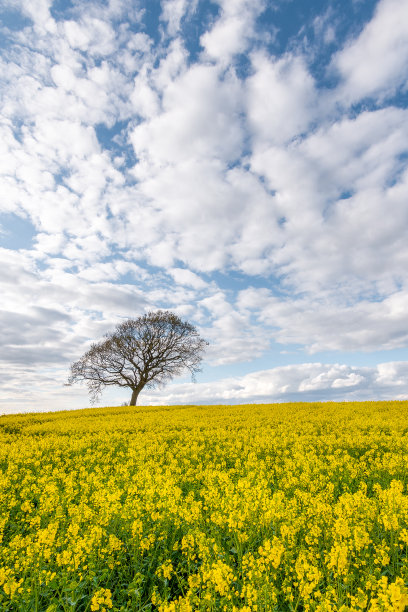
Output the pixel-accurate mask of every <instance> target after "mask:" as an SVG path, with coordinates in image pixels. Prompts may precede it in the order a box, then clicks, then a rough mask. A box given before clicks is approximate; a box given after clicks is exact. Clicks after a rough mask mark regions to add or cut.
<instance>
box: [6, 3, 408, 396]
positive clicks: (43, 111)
mask: <svg viewBox="0 0 408 612" xmlns="http://www.w3.org/2000/svg"><path fill="white" fill-rule="evenodd" d="M9 4H10V3H9ZM218 5H219V9H220V10H219V14H218V15H217V17H215V18H214V20H213V22H212V23H211V25H210V26H209V27H208V30H207V32H206V33H204V34H203V33H202V32H201V38H200V41H201V44H202V46H203V51H202V53H201V54H200V55H199V56H198V57H196V56H194V57H193V56H192V55H190V54H189V51H191V48H190V49H189V48H188V45H189V38H188V37H187V38H186V39H185V40H183V39H182V35H181V32H182V31H184V27H182V26H183V24H184V23H186V25H187V20H188V19H189V18H190V17H192V11H194V10H195V8H196V7H197V4H196V2H192V3H187V2H185V1H184V0H167V1H163V2H162V4H161V7H162V15H161V25H160V26H159V28H158V31H157V32H156V33H155V34H156V35H157V37H156V39H155V38H154V33H153V32H148V33H146V32H144V31H143V25H142V22H141V19H142V15H141V13H140V12H139V8H138V9H137V10H136V9H133V8H132V7H130V6H129V3H128V2H126V1H122V0H110V2H109V3H105V4H104V6H103V7H102V6H100V3H97V2H92V1H91V2H88V3H85V4H84V3H82V4H78V3H77V4H76V5H75V6H73V7H72V8H71V9H70V11H69V19H67V20H64V18H63V16H62V14H63V12H62V11H60V10H59V11H56V14H58V18H57V17H55V19H54V18H53V17H52V16H51V13H52V14H54V11H53V10H52V7H51V3H50V2H45V1H40V0H37V1H36V2H34V3H31V4H30V3H28V4H27V3H22V2H20V1H19V2H15V3H14V6H15V7H20V8H21V10H22V11H24V12H25V14H26V15H28V16H30V19H33V20H34V21H35V23H33V24H29V25H26V27H25V28H24V29H23V30H21V31H20V32H16V33H14V34H13V40H11V39H10V50H6V49H4V56H5V60H4V61H2V64H1V66H0V73H1V96H2V121H1V123H0V193H1V194H2V197H1V199H0V211H1V212H14V213H16V214H20V215H21V216H23V217H24V218H26V219H29V220H30V221H31V222H32V223H33V225H34V226H35V229H36V231H37V235H36V236H35V239H34V246H33V247H32V249H31V250H27V251H21V252H19V253H18V254H16V253H13V252H11V251H2V252H1V254H0V255H1V259H2V261H3V262H4V264H3V266H2V272H1V277H2V289H3V288H4V290H3V292H2V299H3V301H2V308H3V310H4V313H3V321H4V322H5V323H6V325H5V326H4V327H3V328H2V329H3V330H6V329H8V328H7V323H9V324H10V326H9V327H10V329H12V328H13V329H16V330H17V331H16V338H17V337H18V338H20V340H21V343H20V344H18V343H17V344H16V345H15V346H14V345H13V343H12V342H9V338H8V339H7V342H8V345H7V346H8V347H9V353H8V354H9V355H10V356H11V358H12V359H13V360H14V361H15V363H16V366H15V367H16V368H17V366H18V367H20V365H21V363H23V362H25V365H27V367H28V366H29V364H30V363H32V362H33V360H34V359H35V360H37V361H38V363H41V364H45V363H46V364H49V365H50V366H51V363H52V360H53V359H55V362H58V363H60V364H62V362H60V361H59V358H58V354H61V347H62V348H63V350H64V354H65V355H71V354H74V353H75V354H78V353H80V351H81V350H82V348H83V347H84V346H85V345H86V342H87V341H89V340H90V339H91V338H94V337H95V336H98V335H99V334H100V333H104V332H105V331H107V330H108V329H109V328H110V326H112V325H113V324H115V323H116V322H117V320H118V319H120V318H121V317H125V316H130V315H137V314H140V313H142V312H144V311H145V310H146V309H148V308H156V307H165V308H172V309H174V310H176V311H177V312H179V313H181V314H182V315H183V316H187V317H188V318H191V319H192V320H193V321H196V322H197V323H198V324H199V325H200V326H201V327H200V329H201V330H202V331H203V335H204V337H207V338H208V339H209V340H210V341H211V346H210V347H209V351H208V360H209V361H211V363H212V364H220V365H225V364H232V363H237V362H243V361H245V360H247V361H248V362H250V361H251V360H253V359H255V358H261V357H262V355H264V354H265V353H266V352H267V351H268V350H271V346H272V345H271V342H272V341H277V342H279V343H281V344H282V349H283V348H285V345H290V344H296V345H298V346H299V345H300V346H302V347H304V350H305V351H309V352H311V353H313V352H319V351H322V350H333V351H335V350H342V351H351V350H359V351H370V350H379V349H384V350H389V349H395V348H403V347H406V346H407V344H408V336H407V331H406V329H405V324H406V321H405V318H404V313H405V312H406V308H407V283H406V269H407V265H408V248H407V245H406V238H405V232H404V229H405V228H406V227H407V223H408V217H407V207H406V202H407V197H408V172H407V167H406V152H407V147H406V143H407V142H408V129H407V127H406V126H407V125H408V122H407V110H406V109H405V108H397V107H396V105H386V102H385V100H386V99H387V96H389V95H392V93H393V92H395V91H396V90H398V88H403V87H404V86H405V80H406V76H407V75H406V61H405V60H406V59H407V53H408V51H407V45H406V42H405V39H406V36H405V37H404V33H405V32H406V21H407V20H406V19H404V16H405V12H406V9H405V6H404V3H396V2H395V1H394V0H383V1H382V2H379V3H378V8H377V11H376V13H375V15H374V18H373V19H372V21H371V22H370V23H369V24H367V26H366V27H365V28H364V30H363V31H362V33H361V34H360V36H359V37H357V38H356V39H355V40H353V41H351V42H350V43H349V44H348V45H347V46H346V48H344V49H339V50H338V53H337V55H336V56H335V58H334V60H333V63H332V66H331V68H332V69H333V68H335V69H337V70H338V73H339V74H340V83H339V84H338V85H336V86H333V87H332V88H331V89H329V90H326V89H324V87H322V85H321V82H319V76H318V74H317V72H318V71H315V73H314V74H315V76H314V77H313V76H312V74H311V68H310V65H311V60H312V59H315V58H314V57H313V58H312V57H311V55H310V51H309V50H308V49H307V48H306V47H305V48H304V50H303V51H302V52H301V51H299V49H300V46H299V45H298V47H297V48H298V51H297V52H296V53H294V52H293V48H294V45H293V46H290V45H289V46H288V47H287V48H286V50H285V52H283V53H281V54H278V53H277V51H276V50H277V48H278V47H277V46H276V47H271V46H268V45H267V44H266V43H265V39H264V38H263V37H262V36H260V35H259V32H258V31H257V28H258V27H260V26H261V23H260V22H261V20H259V19H258V18H259V17H260V16H261V15H262V12H263V10H264V8H265V7H266V6H267V4H266V3H264V2H261V1H255V2H253V1H249V0H219V2H218ZM138 6H139V5H138ZM201 8H202V7H200V9H201ZM269 8H270V7H269ZM333 10H334V9H333ZM67 15H68V13H66V14H65V16H67ZM330 19H331V18H330V15H329V13H327V14H326V15H325V17H324V19H323V20H322V21H320V22H319V21H316V20H315V22H314V26H315V28H316V29H318V28H320V34H321V36H323V37H324V36H326V38H327V41H326V42H330V41H331V42H332V43H333V35H332V34H330V31H331V30H330V23H331V22H330ZM184 20H186V21H185V22H184ZM194 28H195V26H194ZM194 28H193V29H194ZM391 28H392V32H391ZM193 29H192V30H191V31H189V34H188V36H193V34H194V33H193ZM270 29H271V30H273V29H274V25H273V23H271V24H270ZM194 32H195V30H194ZM324 32H326V33H327V34H326V35H324ZM149 34H151V36H150V35H149ZM196 35H197V37H199V36H200V34H196ZM172 37H173V38H172ZM158 38H160V42H154V40H156V41H157V40H158ZM375 41H377V42H375ZM268 42H269V43H271V44H272V42H273V41H272V40H271V39H269V41H268ZM271 48H273V49H275V51H276V55H272V53H271ZM239 53H246V54H247V60H248V61H249V62H250V63H251V68H252V73H251V75H250V76H249V77H248V78H245V77H243V76H242V74H241V73H240V70H238V68H239V67H240V66H239V58H237V54H239ZM377 68H378V70H377ZM366 96H374V98H375V102H376V104H377V105H382V106H383V108H378V109H377V110H375V111H372V110H368V109H359V108H356V109H354V110H353V113H351V112H350V113H349V112H348V111H347V110H344V109H345V107H346V105H345V103H353V102H356V101H359V100H361V99H363V98H364V97H366ZM400 106H401V105H400ZM101 134H102V135H101ZM130 160H132V161H130ZM151 266H153V267H151ZM214 272H215V273H218V274H214V277H213V279H211V274H212V273H214ZM204 275H205V277H204ZM203 278H205V279H206V280H205V281H204V280H203ZM207 280H208V282H207ZM252 285H254V286H255V287H256V286H259V287H260V288H250V287H252ZM268 288H269V289H268ZM27 295H28V296H29V297H30V300H29V301H30V306H29V305H28V300H27ZM36 309H37V310H36ZM38 309H43V310H38ZM45 311H46V312H47V313H49V315H50V321H51V322H50V326H49V328H48V327H47V326H46V325H45V323H44V320H45V319H44V317H43V315H42V314H41V313H44V312H45ZM10 313H11V314H10ZM55 313H59V314H61V316H62V319H58V317H57V315H56V314H55ZM12 315H15V317H14V318H13V316H12ZM53 317H54V318H53ZM64 317H65V318H64ZM0 325H1V317H0ZM20 327H21V328H24V330H26V332H27V335H26V340H25V344H24V342H23V339H22V337H21V336H20V335H19V334H18V333H17V332H19V329H20ZM42 329H44V339H46V340H44V345H41V346H40V343H39V342H38V340H39V335H38V334H40V332H41V330H42ZM61 367H62V365H61ZM64 367H65V366H64ZM319 368H320V369H319ZM330 368H331V369H330ZM330 368H329V366H327V367H326V366H321V367H320V366H319V367H317V366H316V364H312V367H311V369H310V371H309V370H307V369H306V365H305V366H304V368H303V369H302V371H301V372H300V370H299V372H298V371H297V370H296V371H295V370H293V371H292V370H287V371H286V370H284V371H278V372H275V371H273V372H272V373H268V374H267V375H265V376H263V375H260V374H259V376H255V375H254V376H253V377H252V378H249V379H248V380H247V379H245V381H244V383H245V384H244V387H242V386H240V385H241V382H242V381H241V382H239V383H238V382H236V381H235V382H234V383H231V385H232V386H233V389H232V391H234V393H238V395H237V396H234V395H230V396H228V393H232V391H231V390H230V391H225V389H224V386H223V385H224V383H222V384H220V387H219V391H217V389H218V387H217V388H215V387H213V386H212V387H211V389H210V388H208V389H210V390H208V389H207V387H194V389H195V391H194V393H196V392H197V393H198V391H197V390H199V389H202V390H203V393H204V396H203V398H204V397H207V396H208V397H210V395H208V394H211V393H213V392H215V391H216V392H217V393H218V392H219V393H224V392H225V393H227V396H228V397H237V398H238V399H239V397H240V394H243V395H242V397H245V398H249V397H250V391H249V390H250V389H252V390H253V393H254V397H258V395H257V394H258V391H257V384H259V385H260V388H261V389H263V390H264V391H265V392H266V391H267V394H268V393H271V394H272V395H273V394H275V395H276V393H278V394H279V393H286V392H287V393H289V392H293V393H301V391H299V388H300V386H301V385H303V387H302V389H303V390H304V392H305V393H312V392H316V393H317V392H319V393H320V392H322V393H324V392H325V391H327V389H330V392H328V393H334V392H336V393H340V392H343V390H344V389H348V390H349V391H350V392H353V390H354V389H362V388H363V387H364V385H365V384H366V385H368V386H367V393H368V389H369V388H370V389H374V390H375V389H379V388H380V387H378V385H380V383H381V380H383V381H386V382H387V381H388V382H387V385H388V384H389V385H390V388H391V386H392V385H394V386H395V388H397V387H398V388H399V387H401V388H402V387H403V385H401V384H400V382H399V381H401V380H402V375H401V371H402V370H400V369H399V368H400V366H398V367H397V366H395V367H394V366H392V367H391V366H386V367H384V368H383V369H381V368H379V370H378V372H377V373H376V374H375V376H377V378H378V380H377V378H375V377H374V378H372V379H370V380H371V381H373V380H374V381H377V382H375V384H374V382H371V383H370V384H371V387H369V382H367V381H368V378H367V376H368V374H367V373H365V371H364V372H363V371H362V370H356V369H348V368H349V366H342V365H338V366H330ZM342 368H343V369H342ZM344 368H345V369H344ZM387 368H388V370H387ZM401 368H403V366H401ZM15 372H16V374H15V375H16V376H18V371H17V369H16V370H15ZM296 372H297V374H296V376H295V373H296ZM13 375H14V374H13ZM32 376H33V377H34V376H35V374H34V371H33V372H32ZM268 376H269V379H268V380H269V382H267V377H268ZM370 376H371V374H370ZM373 376H374V374H373ZM361 377H363V380H362V379H361ZM281 378H282V380H283V382H282V383H281V382H280V381H281ZM40 379H41V381H42V382H41V383H40V382H39V385H40V387H41V388H42V389H45V388H47V389H49V388H50V387H49V386H47V385H48V382H44V381H45V379H43V378H41V376H40V375H39V378H38V380H39V381H40ZM278 379H279V380H278ZM47 380H48V379H47ZM234 380H235V379H234ZM270 381H272V382H270ZM285 381H286V382H285ZM293 381H295V382H293ZM17 384H18V383H17V382H13V383H12V385H15V386H14V387H13V389H14V391H13V393H16V391H15V390H16V389H17V386H16V385H17ZM43 384H44V386H41V385H43ZM228 384H229V383H228ZM381 384H383V383H381ZM234 385H235V386H234ZM376 385H377V386H376ZM384 385H385V382H384ZM227 387H228V385H227ZM227 387H225V388H227ZM228 388H229V387H228ZM231 388H232V387H231ZM364 388H365V387H364ZM381 388H382V387H381ZM183 389H186V388H184V387H183ZM214 389H215V391H214ZM268 389H269V391H268ZM285 389H286V391H285ZM349 391H347V392H349ZM402 392H403V390H402ZM172 393H173V392H172ZM180 393H181V391H180ZM183 393H184V391H183ZM186 393H187V396H188V397H190V396H189V395H188V394H190V393H191V392H190V391H188V392H187V391H186ZM205 394H207V395H205ZM248 394H249V395H248ZM57 395H58V394H57ZM57 395H56V396H55V397H57ZM275 395H274V396H275ZM227 396H226V397H227ZM13 397H14V398H16V396H15V395H14V396H13ZM53 397H54V396H53ZM58 397H60V396H58ZM78 397H82V398H85V396H84V395H82V396H78ZM163 397H165V396H163ZM166 397H167V396H166ZM180 397H181V396H180ZM191 397H192V396H191ZM194 397H198V396H197V395H195V396H194ZM13 401H17V400H16V399H13ZM75 401H76V400H75ZM84 401H85V399H84Z"/></svg>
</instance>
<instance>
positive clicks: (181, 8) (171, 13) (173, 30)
mask: <svg viewBox="0 0 408 612" xmlns="http://www.w3.org/2000/svg"><path fill="white" fill-rule="evenodd" d="M197 4H198V0H162V2H161V7H162V14H161V16H160V19H161V20H162V21H165V22H167V33H168V35H169V36H175V35H176V34H177V33H178V32H179V30H180V24H181V21H182V19H183V17H184V16H185V15H191V14H192V13H193V12H194V11H195V10H196V8H197Z"/></svg>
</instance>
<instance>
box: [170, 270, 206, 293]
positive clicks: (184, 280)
mask: <svg viewBox="0 0 408 612" xmlns="http://www.w3.org/2000/svg"><path fill="white" fill-rule="evenodd" d="M169 274H170V276H172V277H173V278H174V280H175V281H176V283H178V284H179V285H187V286H188V287H189V286H190V287H193V288H194V289H205V288H206V287H207V283H206V282H205V281H204V280H203V279H202V278H200V277H199V276H198V275H197V274H194V272H191V270H187V269H186V268H172V269H170V270H169Z"/></svg>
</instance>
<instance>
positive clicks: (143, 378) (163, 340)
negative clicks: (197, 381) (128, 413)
mask: <svg viewBox="0 0 408 612" xmlns="http://www.w3.org/2000/svg"><path fill="white" fill-rule="evenodd" d="M207 345H208V342H206V341H205V340H203V339H202V338H201V337H200V335H199V333H198V332H197V330H196V328H195V327H194V325H192V324H191V323H188V322H187V321H182V320H181V319H180V317H178V316H177V315H176V314H174V313H172V312H169V311H163V310H158V311H156V312H149V313H147V314H145V315H143V316H141V317H138V318H137V319H127V320H126V321H124V322H123V323H120V324H119V325H117V327H116V328H115V330H114V331H113V332H110V333H108V334H106V335H105V339H104V340H102V341H101V342H98V343H94V344H92V345H91V348H90V349H89V350H88V351H87V352H86V353H85V354H84V355H83V356H82V357H81V358H80V359H79V360H78V361H76V362H75V363H73V364H72V365H71V374H70V376H69V379H68V384H69V385H71V384H73V383H75V382H86V384H87V386H88V390H89V392H90V395H91V400H92V401H96V400H97V399H98V397H99V395H100V393H101V392H102V390H103V389H104V388H105V387H106V386H112V385H115V386H119V387H129V388H131V389H132V391H133V394H132V398H134V397H136V398H137V395H138V393H139V392H140V391H141V390H142V389H143V388H144V387H148V388H152V387H156V386H158V385H162V384H164V383H165V382H167V381H168V380H171V379H172V378H173V377H174V376H178V375H180V374H181V373H182V372H183V371H185V370H189V371H190V373H191V375H192V378H193V380H194V376H195V374H196V373H197V372H199V371H200V368H199V365H200V362H201V360H202V355H203V352H204V349H205V347H206V346H207Z"/></svg>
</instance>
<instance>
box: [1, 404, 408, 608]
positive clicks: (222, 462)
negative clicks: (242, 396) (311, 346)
mask: <svg viewBox="0 0 408 612" xmlns="http://www.w3.org/2000/svg"><path fill="white" fill-rule="evenodd" d="M0 462H1V471H0V492H1V495H0V541H1V549H0V550H1V552H0V610H1V611H2V612H6V611H8V610H13V611H14V610H15V611H17V610H18V611H30V612H31V611H37V610H38V611H39V610H41V611H42V610H44V611H45V610H46V611H47V612H57V611H72V610H75V611H83V612H85V611H100V612H103V611H108V610H117V611H119V610H121V611H125V610H127V611H130V610H146V611H148V610H152V611H153V610H159V611H160V612H170V611H180V612H181V611H185V612H187V611H193V610H225V611H238V610H242V611H245V612H249V611H252V610H256V611H262V610H276V611H286V610H287V611H289V610H292V611H297V612H300V611H302V610H305V611H308V610H316V611H319V612H326V611H329V610H341V611H342V612H346V611H357V610H369V611H371V612H379V611H395V612H398V611H399V612H403V611H404V610H405V609H408V586H407V585H408V555H407V551H408V495H407V480H408V402H364V403H357V402H350V403H331V402H330V403H322V404H318V403H316V404H311V403H296V404H276V405H250V406H186V407H147V408H146V407H137V408H129V407H122V408H103V409H89V410H78V411H72V412H56V413H47V414H26V415H18V416H17V415H14V416H3V417H0Z"/></svg>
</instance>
